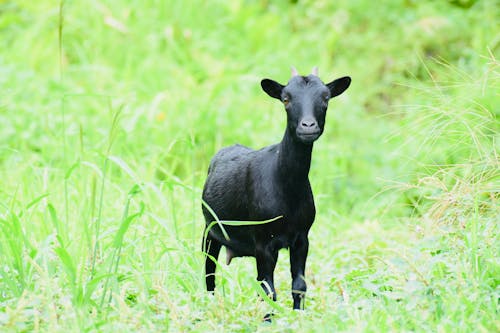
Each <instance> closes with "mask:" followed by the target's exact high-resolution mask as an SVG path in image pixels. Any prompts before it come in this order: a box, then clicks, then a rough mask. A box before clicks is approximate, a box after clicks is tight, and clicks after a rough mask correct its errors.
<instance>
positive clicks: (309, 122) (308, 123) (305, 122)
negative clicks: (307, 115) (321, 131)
mask: <svg viewBox="0 0 500 333" xmlns="http://www.w3.org/2000/svg"><path fill="white" fill-rule="evenodd" d="M300 125H301V126H302V127H314V126H316V122H315V121H314V120H309V119H308V120H302V122H301V123H300Z"/></svg>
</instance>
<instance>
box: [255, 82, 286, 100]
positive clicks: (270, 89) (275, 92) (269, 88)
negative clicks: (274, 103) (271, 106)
mask: <svg viewBox="0 0 500 333" xmlns="http://www.w3.org/2000/svg"><path fill="white" fill-rule="evenodd" d="M260 86H261V87H262V90H264V91H265V92H266V93H267V94H268V95H269V96H271V97H273V98H277V99H281V92H282V91H283V88H284V87H285V86H284V85H282V84H279V83H278V82H276V81H273V80H270V79H264V80H262V81H260Z"/></svg>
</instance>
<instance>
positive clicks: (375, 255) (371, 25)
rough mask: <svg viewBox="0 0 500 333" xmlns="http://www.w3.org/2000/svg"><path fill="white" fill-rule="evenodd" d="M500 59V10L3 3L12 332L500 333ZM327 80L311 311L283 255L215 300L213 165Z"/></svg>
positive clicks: (458, 1)
mask: <svg viewBox="0 0 500 333" xmlns="http://www.w3.org/2000/svg"><path fill="white" fill-rule="evenodd" d="M382 3H383V4H382ZM499 55H500V5H499V4H498V2H497V1H495V0H477V1H474V0H454V1H451V0H449V1H445V0H441V1H413V0H406V1H396V0H391V1H384V2H375V1H370V0H359V1H350V0H339V1H310V0H308V1H302V0H299V1H285V0H279V1H265V0H263V1H243V0H235V1H221V0H218V1H217V0H216V1H201V0H188V1H159V0H144V1H132V0H130V1H120V0H109V1H97V0H91V1H69V0H68V1H64V2H57V1H31V0H12V1H9V0H3V1H1V0H0V331H1V332H113V331H118V330H119V331H123V332H166V331H169V332H189V331H194V332H214V331H220V332H254V331H259V332H295V331H305V332H337V331H341V332H388V331H393V332H399V331H403V332H499V331H500V320H499V318H500V315H499V311H500V286H499V284H500V258H499V256H500V240H499V236H498V235H499V232H500V230H499V229H500V228H499V225H500V158H499V153H500V134H499V133H500V120H499V118H500V94H499V92H500V68H499V61H498V57H499ZM316 65H317V66H319V71H320V76H321V77H322V78H323V80H324V81H330V80H332V79H334V78H337V77H340V76H344V75H350V76H351V77H352V78H353V84H352V85H351V88H350V89H349V90H347V91H346V93H344V94H343V95H342V96H340V97H339V98H337V99H335V100H333V101H332V102H331V103H330V108H329V111H328V116H327V124H326V127H325V133H324V135H323V136H322V137H321V139H320V140H319V141H318V142H317V143H316V144H315V147H314V153H313V163H312V167H311V173H310V179H311V183H312V186H313V190H314V193H315V199H316V206H317V211H318V213H317V217H316V222H315V224H314V225H313V228H312V230H311V234H310V242H311V246H310V253H309V259H308V267H307V273H306V274H307V281H308V296H307V299H306V310H305V311H299V312H297V311H292V310H291V297H290V277H289V266H288V259H287V257H288V252H287V251H283V252H281V253H280V255H281V258H280V260H279V262H278V266H277V269H276V287H277V292H278V302H277V303H276V304H272V303H270V302H268V301H262V300H259V298H258V297H257V290H258V288H259V285H258V283H257V282H256V281H255V277H256V271H255V264H254V260H253V259H250V258H246V259H237V260H235V261H233V263H232V264H231V266H226V265H221V266H220V267H219V268H218V275H217V282H218V286H219V288H218V290H217V292H216V293H215V294H214V295H207V294H206V293H205V292H204V280H203V271H202V263H203V259H204V258H203V255H202V253H201V251H200V245H201V237H202V231H203V226H204V221H203V218H202V214H201V201H200V197H201V188H202V186H203V181H204V178H205V175H206V170H207V167H208V163H209V160H210V158H211V156H212V155H213V154H214V153H215V152H216V151H217V150H218V149H220V148H221V147H223V146H227V145H231V144H233V143H236V142H238V143H241V144H244V145H247V146H250V147H253V148H260V147H262V146H265V145H268V144H272V143H276V142H278V141H279V140H280V139H281V137H282V135H283V132H284V126H285V116H284V112H283V110H282V106H281V105H280V104H279V103H278V102H276V101H273V100H271V99H270V98H269V97H267V95H265V94H264V93H263V92H262V91H261V90H260V85H259V82H260V80H261V79H262V78H264V77H270V78H273V79H276V80H279V81H281V82H283V83H285V82H286V81H287V80H288V78H289V75H290V71H289V68H290V66H296V67H297V68H298V70H299V72H300V73H302V74H307V73H309V72H310V70H311V68H312V67H313V66H316ZM270 309H273V311H274V313H275V317H274V318H275V320H274V321H273V323H271V324H264V323H262V322H261V318H262V317H263V315H264V314H265V313H267V312H269V311H270Z"/></svg>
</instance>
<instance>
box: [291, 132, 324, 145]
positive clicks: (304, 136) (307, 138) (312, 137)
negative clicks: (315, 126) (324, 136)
mask: <svg viewBox="0 0 500 333" xmlns="http://www.w3.org/2000/svg"><path fill="white" fill-rule="evenodd" d="M320 135H321V132H319V131H318V132H311V133H297V137H298V138H299V140H300V141H302V142H304V143H311V142H314V141H316V140H317V139H318V138H319V136H320Z"/></svg>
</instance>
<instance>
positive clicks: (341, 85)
mask: <svg viewBox="0 0 500 333" xmlns="http://www.w3.org/2000/svg"><path fill="white" fill-rule="evenodd" d="M350 84H351V78H350V77H349V76H344V77H341V78H339V79H336V80H333V81H332V82H330V83H328V84H327V85H326V86H327V87H328V89H330V98H333V97H335V96H338V95H340V94H342V93H343V92H344V91H345V90H346V89H347V88H349V85H350Z"/></svg>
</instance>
